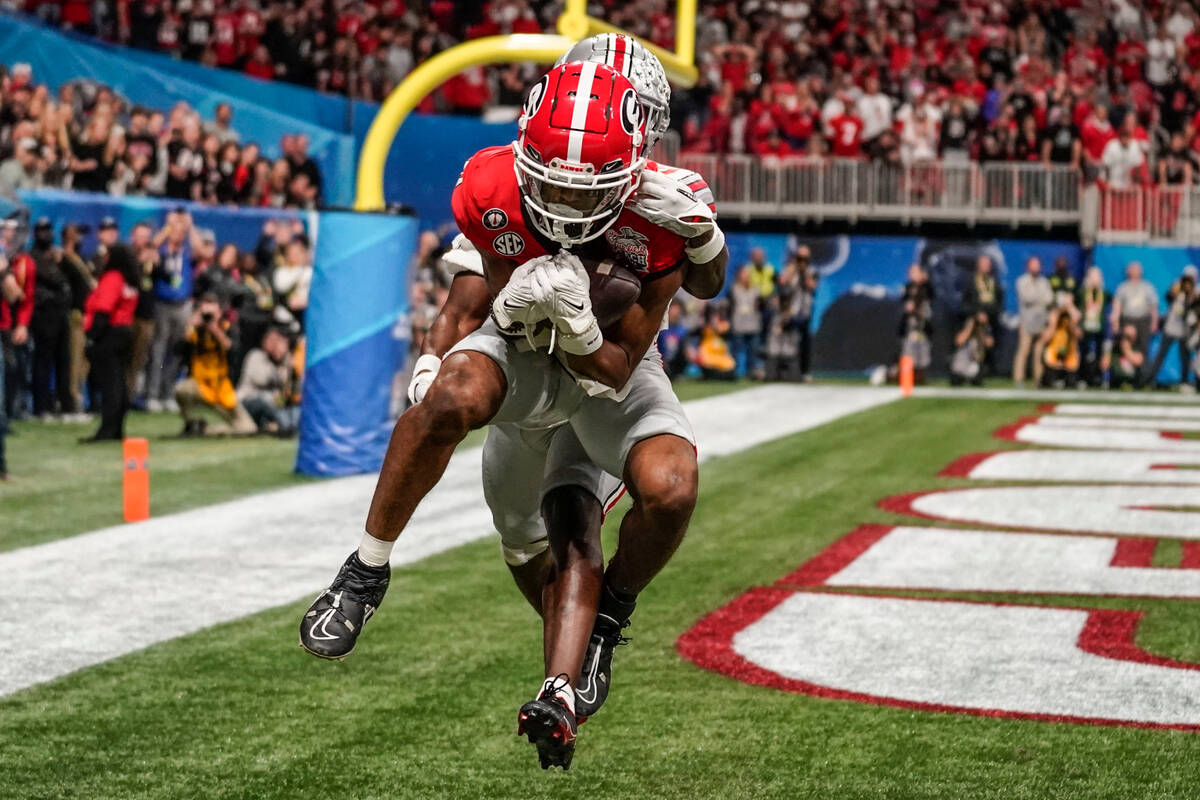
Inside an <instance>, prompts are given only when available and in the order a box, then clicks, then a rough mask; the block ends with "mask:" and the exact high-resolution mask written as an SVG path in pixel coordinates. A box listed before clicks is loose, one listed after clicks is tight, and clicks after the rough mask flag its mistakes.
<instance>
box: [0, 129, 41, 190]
mask: <svg viewBox="0 0 1200 800" xmlns="http://www.w3.org/2000/svg"><path fill="white" fill-rule="evenodd" d="M40 188H42V170H41V164H40V163H39V159H38V143H37V140H36V139H34V138H32V137H30V136H26V137H24V138H23V139H20V140H19V141H18V142H17V146H16V147H15V148H14V150H13V155H12V158H6V159H5V160H4V161H3V162H0V194H4V195H8V196H11V195H12V194H13V192H15V191H16V190H17V189H40Z"/></svg>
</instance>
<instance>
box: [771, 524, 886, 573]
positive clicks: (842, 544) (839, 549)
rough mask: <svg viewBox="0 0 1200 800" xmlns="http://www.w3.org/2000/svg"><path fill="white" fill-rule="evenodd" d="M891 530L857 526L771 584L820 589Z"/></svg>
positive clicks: (872, 526)
mask: <svg viewBox="0 0 1200 800" xmlns="http://www.w3.org/2000/svg"><path fill="white" fill-rule="evenodd" d="M893 530H895V526H893V525H859V526H858V527H857V528H855V529H854V530H852V531H850V533H848V534H846V535H845V536H843V537H842V538H840V539H838V540H837V541H836V542H834V543H833V544H831V545H829V547H826V548H825V549H824V550H822V551H821V552H820V553H818V554H817V555H815V556H814V557H813V558H811V559H809V560H808V561H806V562H804V563H803V564H802V565H800V568H799V569H797V570H796V571H795V572H792V573H789V574H787V575H785V576H783V577H782V578H780V579H779V580H777V581H775V585H776V586H821V585H823V584H824V583H825V581H827V580H829V579H830V578H832V577H833V576H834V575H836V574H838V573H839V572H841V571H842V570H843V569H845V568H846V567H847V566H848V565H849V564H850V563H851V562H852V561H854V559H856V558H858V557H859V556H861V555H862V554H863V553H865V552H867V551H868V550H870V549H871V546H872V545H873V544H875V543H876V542H878V541H879V540H880V539H882V538H883V537H884V536H887V535H888V534H889V533H891V532H892V531H893Z"/></svg>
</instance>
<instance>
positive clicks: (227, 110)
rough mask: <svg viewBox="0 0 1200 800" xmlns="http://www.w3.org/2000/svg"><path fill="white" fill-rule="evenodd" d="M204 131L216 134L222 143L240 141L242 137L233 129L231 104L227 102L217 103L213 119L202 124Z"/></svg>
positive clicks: (236, 142) (212, 134)
mask: <svg viewBox="0 0 1200 800" xmlns="http://www.w3.org/2000/svg"><path fill="white" fill-rule="evenodd" d="M204 132H205V133H206V134H209V135H211V136H216V137H217V140H218V141H219V142H220V143H221V144H222V145H226V144H238V143H239V142H241V140H242V137H241V136H239V135H238V132H237V131H235V130H234V129H233V106H231V105H229V103H218V104H217V110H216V111H215V112H214V114H213V121H212V122H210V123H208V124H206V125H205V126H204Z"/></svg>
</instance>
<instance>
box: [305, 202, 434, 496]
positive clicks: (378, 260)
mask: <svg viewBox="0 0 1200 800" xmlns="http://www.w3.org/2000/svg"><path fill="white" fill-rule="evenodd" d="M416 246H417V221H416V220H415V219H413V218H411V217H399V216H389V215H383V214H355V213H351V212H327V213H322V214H321V215H320V218H319V221H318V227H317V235H316V257H315V259H314V268H315V271H314V275H313V284H312V293H311V296H310V301H309V307H308V312H307V316H306V319H305V324H306V327H307V331H308V344H307V348H308V350H307V359H306V362H307V363H306V366H305V375H304V397H303V402H302V408H303V412H302V413H301V417H300V448H299V451H298V453H297V455H296V471H298V472H303V473H306V474H309V475H322V476H334V475H351V474H355V473H360V472H372V471H375V470H378V469H379V467H380V466H381V465H382V463H383V455H384V452H385V451H386V449H387V442H388V437H389V436H390V434H391V430H392V419H393V418H392V414H391V410H392V409H393V408H394V407H395V404H394V403H393V389H394V387H395V386H396V385H397V382H396V380H395V378H396V374H397V372H398V371H399V370H400V369H401V368H402V367H403V366H404V359H405V356H406V354H407V352H408V339H409V330H408V326H407V325H406V324H405V322H406V319H407V312H408V269H409V263H410V261H411V260H412V258H413V256H414V254H415V253H416Z"/></svg>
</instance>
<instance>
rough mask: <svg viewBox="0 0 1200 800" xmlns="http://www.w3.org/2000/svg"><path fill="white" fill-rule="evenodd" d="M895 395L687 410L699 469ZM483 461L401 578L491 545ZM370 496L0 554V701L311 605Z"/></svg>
mask: <svg viewBox="0 0 1200 800" xmlns="http://www.w3.org/2000/svg"><path fill="white" fill-rule="evenodd" d="M897 396H898V395H897V393H895V392H887V391H880V390H877V389H869V388H858V387H850V388H848V387H830V386H816V387H801V386H788V385H772V386H763V387H759V388H754V389H747V390H745V391H738V392H731V393H728V394H724V395H718V396H715V397H710V398H706V399H703V400H697V401H695V402H691V403H687V404H686V408H687V411H688V414H689V416H690V417H691V420H692V423H693V427H694V429H695V431H696V435H697V440H698V442H699V453H700V457H701V459H702V460H703V459H707V458H711V457H714V456H722V455H729V454H732V453H736V452H738V451H741V450H745V449H747V448H750V447H753V446H755V445H757V444H761V443H763V442H766V441H770V440H772V439H776V438H779V437H782V436H787V435H789V434H792V433H798V432H800V431H804V430H808V429H810V428H815V427H817V426H818V425H823V424H825V423H826V422H830V421H832V420H835V419H837V418H839V417H842V416H845V415H847V414H852V413H855V412H857V411H861V410H864V409H867V408H871V407H873V406H877V405H882V404H884V403H887V402H889V401H891V400H893V399H895V398H896V397H897ZM480 453H481V450H480V448H471V449H468V450H465V451H462V452H459V453H456V454H455V456H454V457H453V458H452V459H451V461H450V465H449V467H448V468H447V470H446V474H445V476H444V477H443V478H442V481H441V482H440V483H439V484H438V486H437V488H436V489H435V490H434V491H433V492H431V493H430V494H429V496H428V497H426V498H425V500H424V501H423V502H422V503H421V505H420V507H419V508H418V509H417V512H416V514H415V515H414V516H413V518H412V521H411V522H410V524H409V526H408V528H407V529H406V530H405V532H404V535H403V536H401V537H400V540H399V542H398V543H397V546H396V550H395V551H394V553H393V555H392V564H393V566H400V565H403V564H411V563H413V562H415V561H419V560H420V559H422V558H425V557H426V556H430V555H434V554H436V553H440V552H443V551H445V550H449V549H451V548H453V547H457V546H458V545H461V544H465V543H467V542H471V541H475V540H477V539H482V538H485V537H487V536H489V535H491V532H492V524H491V515H490V514H489V513H488V510H487V507H486V506H485V505H484V502H483V490H482V487H481V485H480V466H481V464H480ZM374 487H375V476H373V475H368V476H359V477H353V478H341V479H337V480H330V481H324V482H319V483H312V484H306V485H303V486H296V487H291V488H287V489H281V490H277V491H272V492H265V493H262V494H257V495H252V496H250V497H245V498H242V499H240V500H234V501H231V502H227V503H219V504H216V505H212V506H206V507H203V508H198V509H193V510H191V511H185V512H182V513H178V514H171V515H168V516H164V517H158V518H155V519H151V520H149V521H147V522H141V523H137V524H133V525H120V526H116V527H112V528H106V529H103V530H98V531H93V532H91V533H85V534H82V535H80V536H74V537H70V538H67V539H61V540H58V541H55V542H49V543H47V544H42V545H37V546H34V547H26V548H22V549H19V550H13V551H10V552H7V553H0V585H3V586H4V592H5V596H7V597H9V598H14V599H19V601H20V606H19V607H15V606H13V605H9V606H8V607H7V609H6V611H5V613H3V614H0V641H3V642H4V646H5V656H4V658H3V659H0V695H5V694H9V693H11V692H15V691H18V690H20V689H24V688H26V687H28V686H33V685H35V684H38V683H44V682H46V681H50V680H53V679H55V678H58V677H60V676H62V675H66V674H68V673H70V672H74V671H76V670H79V669H82V668H84V667H88V666H91V665H93V664H97V663H100V662H102V661H107V660H109V659H112V658H117V657H118V656H121V655H124V654H126V653H129V652H132V651H134V650H139V649H141V648H144V647H148V646H150V645H152V644H155V643H157V642H162V641H165V640H167V639H171V638H174V637H177V636H183V635H186V634H189V633H193V632H195V631H198V630H201V629H203V628H207V627H210V626H212V625H217V624H220V623H223V622H229V621H231V620H235V619H238V618H241V617H244V616H247V615H250V614H254V613H257V612H259V611H263V610H265V609H268V608H272V607H274V606H279V605H283V604H285V603H291V602H293V601H295V600H298V599H301V598H303V597H304V596H305V595H309V594H315V593H316V592H317V591H319V590H320V588H321V587H322V586H323V585H324V584H325V583H326V582H327V581H329V580H330V579H331V578H332V577H333V575H334V573H335V571H336V570H337V567H338V564H340V563H341V561H342V559H343V558H345V556H346V554H347V553H348V552H350V550H352V549H353V547H354V546H355V544H356V543H357V541H358V539H359V537H360V536H361V531H362V525H363V520H364V518H365V515H366V511H367V507H368V505H369V503H370V499H371V493H372V491H373V490H374ZM499 558H500V557H499V554H498V553H497V565H498V564H499ZM392 602H393V603H397V602H403V599H402V598H396V599H393V600H392ZM387 608H388V604H387V603H385V604H384V606H383V609H382V612H381V613H384V614H386V613H387ZM297 625H299V620H297ZM289 635H291V634H289ZM293 639H294V637H293V638H289V639H287V640H286V641H285V640H281V641H280V647H286V646H291V645H292V644H294V642H293Z"/></svg>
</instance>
